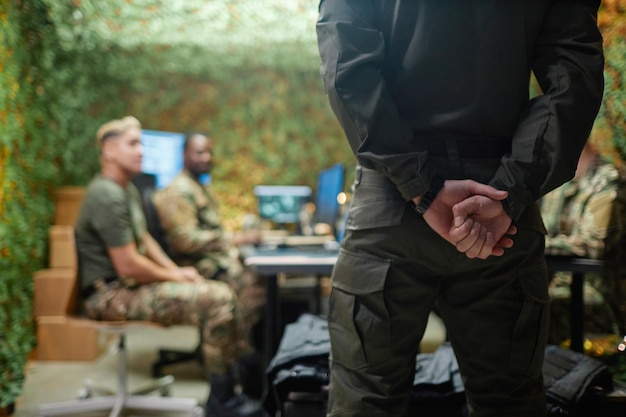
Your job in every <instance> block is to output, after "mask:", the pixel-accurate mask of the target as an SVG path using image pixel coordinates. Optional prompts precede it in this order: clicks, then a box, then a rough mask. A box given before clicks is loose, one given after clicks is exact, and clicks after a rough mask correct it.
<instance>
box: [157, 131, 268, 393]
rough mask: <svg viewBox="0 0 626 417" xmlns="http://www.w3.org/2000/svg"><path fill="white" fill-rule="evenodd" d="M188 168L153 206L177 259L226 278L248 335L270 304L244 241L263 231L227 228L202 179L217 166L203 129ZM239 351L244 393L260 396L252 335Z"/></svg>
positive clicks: (188, 150) (191, 138)
mask: <svg viewBox="0 0 626 417" xmlns="http://www.w3.org/2000/svg"><path fill="white" fill-rule="evenodd" d="M183 155H184V169H183V170H182V171H181V172H180V173H179V174H178V175H177V176H176V177H175V178H174V179H173V180H172V181H171V182H170V183H169V184H168V185H167V187H165V188H164V189H162V190H159V191H157V192H156V193H155V194H154V198H153V200H154V205H155V207H156V209H157V212H158V215H159V219H160V221H161V225H162V227H163V229H164V230H165V234H166V238H167V244H168V247H169V251H170V254H171V256H172V259H173V260H174V261H175V262H176V263H177V264H178V265H187V266H194V267H195V268H197V269H198V271H200V274H202V276H204V278H206V279H207V280H217V281H223V282H226V283H228V284H229V285H230V287H231V288H232V289H233V290H234V291H235V293H236V294H237V298H238V301H239V309H240V312H241V314H240V320H239V322H238V326H239V332H240V333H241V334H244V335H249V334H250V333H251V329H252V327H253V326H254V324H255V323H257V322H258V320H259V319H260V316H261V311H262V307H263V305H264V304H265V286H264V285H262V284H261V282H260V281H259V277H258V276H257V275H256V274H254V273H253V272H252V271H250V270H249V269H247V268H245V267H244V265H243V262H242V260H241V259H242V258H241V253H240V251H239V249H238V246H239V245H242V244H252V243H257V242H258V241H259V239H260V234H259V233H258V232H254V231H248V232H241V233H239V234H236V235H234V236H232V237H231V238H228V237H227V236H226V234H225V232H224V229H223V227H222V222H221V218H220V215H219V211H218V203H217V200H216V199H215V197H214V195H213V193H212V192H211V187H210V185H208V184H204V183H203V182H202V181H201V178H202V176H203V175H206V174H208V173H209V172H210V171H211V168H212V167H213V140H212V139H211V138H210V137H207V135H204V134H201V133H192V134H189V135H187V137H186V139H185V144H184V154H183ZM240 341H241V342H242V343H243V344H244V345H242V346H240V347H239V348H240V350H242V351H247V352H248V354H247V355H246V357H245V358H244V360H243V361H242V363H241V365H242V371H243V372H244V374H245V376H247V378H245V380H244V392H246V393H247V394H249V395H251V396H254V397H260V396H261V394H262V392H261V388H260V387H261V386H262V384H261V381H260V379H261V378H262V370H261V369H260V363H259V362H258V358H259V355H257V354H255V353H254V351H253V348H252V347H251V344H250V343H249V340H248V339H246V338H243V337H242V338H240Z"/></svg>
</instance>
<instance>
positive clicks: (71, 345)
mask: <svg viewBox="0 0 626 417" xmlns="http://www.w3.org/2000/svg"><path fill="white" fill-rule="evenodd" d="M109 340H111V338H110V337H105V336H104V335H102V334H101V332H100V331H99V330H98V323H97V322H93V321H91V320H88V319H81V318H74V317H69V316H42V317H37V348H36V354H37V358H36V359H37V360H40V361H92V360H94V359H97V358H98V357H99V356H100V355H101V354H102V353H103V352H104V350H105V349H106V347H107V344H108V342H109Z"/></svg>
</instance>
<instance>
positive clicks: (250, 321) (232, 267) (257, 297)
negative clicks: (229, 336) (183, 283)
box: [193, 252, 266, 353]
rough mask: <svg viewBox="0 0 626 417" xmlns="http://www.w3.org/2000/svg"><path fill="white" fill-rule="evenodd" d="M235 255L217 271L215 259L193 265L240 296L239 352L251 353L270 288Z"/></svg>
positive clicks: (205, 259) (206, 276) (202, 260)
mask: <svg viewBox="0 0 626 417" xmlns="http://www.w3.org/2000/svg"><path fill="white" fill-rule="evenodd" d="M236 253H238V252H234V253H233V254H231V255H230V257H229V259H228V262H222V265H224V266H222V267H221V268H219V269H218V270H217V271H216V268H215V260H214V259H212V258H204V259H200V260H199V261H197V262H196V263H195V264H193V266H195V267H196V269H198V271H199V272H200V274H202V276H204V277H205V278H206V279H207V280H217V281H222V282H225V283H227V284H228V285H229V286H230V288H231V289H232V290H233V291H234V292H235V294H236V295H237V301H238V309H239V310H238V315H237V329H238V332H239V334H240V335H241V337H240V338H239V339H238V341H239V346H238V348H239V350H240V351H241V352H243V353H251V352H252V351H253V348H252V346H251V341H250V340H249V335H250V334H251V333H252V327H253V326H254V325H255V324H256V323H257V322H258V321H259V320H260V318H261V315H262V313H263V306H264V305H265V302H266V285H265V283H264V282H263V280H262V277H259V276H258V275H257V274H255V273H254V272H253V271H251V270H250V269H249V268H246V267H245V266H244V265H243V263H242V262H241V260H240V259H239V257H238V256H237V255H236Z"/></svg>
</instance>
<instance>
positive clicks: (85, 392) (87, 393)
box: [76, 387, 93, 400]
mask: <svg viewBox="0 0 626 417" xmlns="http://www.w3.org/2000/svg"><path fill="white" fill-rule="evenodd" d="M92 396H93V392H92V391H91V389H90V388H89V387H83V388H81V389H79V390H78V394H76V399H78V400H86V399H87V398H91V397H92Z"/></svg>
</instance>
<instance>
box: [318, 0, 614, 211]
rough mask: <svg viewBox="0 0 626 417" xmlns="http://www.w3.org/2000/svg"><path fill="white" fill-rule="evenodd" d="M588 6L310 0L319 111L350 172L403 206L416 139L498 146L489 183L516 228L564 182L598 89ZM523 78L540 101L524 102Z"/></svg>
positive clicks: (425, 167) (417, 189)
mask: <svg viewBox="0 0 626 417" xmlns="http://www.w3.org/2000/svg"><path fill="white" fill-rule="evenodd" d="M599 4H600V1H599V0H554V1H550V0H506V1H502V0H463V1H461V0H322V2H321V3H320V17H319V20H318V22H317V34H318V43H319V50H320V55H321V58H322V75H323V79H324V84H325V87H326V90H327V92H328V96H329V100H330V103H331V107H332V108H333V110H334V112H335V114H336V115H337V117H338V119H339V121H340V123H341V125H342V127H343V129H344V131H345V133H346V135H347V137H348V140H349V142H350V145H351V147H352V149H353V151H354V153H355V154H356V156H357V159H358V161H359V163H360V164H362V165H363V166H365V167H368V168H373V169H376V170H377V171H378V172H380V173H382V174H383V175H385V176H386V177H388V178H389V179H390V180H391V181H392V182H393V183H394V184H395V185H396V186H397V187H398V189H399V191H400V192H401V193H402V195H403V196H404V198H406V199H407V200H410V199H412V198H414V197H416V196H418V195H421V194H423V193H424V192H425V191H427V190H428V188H429V186H430V182H431V180H432V178H433V176H434V175H435V174H436V173H435V172H433V169H432V167H431V166H430V165H429V163H428V152H426V151H425V149H424V147H423V146H421V145H420V144H421V143H423V141H424V140H426V141H428V140H441V137H442V136H452V137H456V138H458V139H460V140H474V139H478V138H487V139H491V140H496V141H506V142H508V143H507V144H510V146H509V149H511V150H510V152H507V153H505V154H504V155H503V156H502V159H501V164H500V167H499V169H498V171H497V172H496V174H495V175H494V177H493V179H492V180H491V181H490V185H493V186H494V187H496V188H498V189H502V190H506V191H508V192H509V197H508V199H507V200H506V203H505V208H506V210H507V212H508V213H509V214H510V215H511V217H512V218H513V219H514V220H516V219H518V218H519V216H520V215H521V213H522V212H523V211H524V209H525V208H526V206H527V205H528V204H529V203H530V202H532V201H533V200H536V199H538V198H540V197H541V196H542V195H544V194H545V193H547V192H549V191H551V190H552V189H554V188H556V187H558V186H559V185H561V184H562V183H564V182H565V181H567V180H569V179H570V178H572V177H573V175H574V173H575V170H576V165H577V160H578V157H579V155H580V152H581V150H582V148H583V146H584V143H585V142H586V140H587V138H588V135H589V133H590V131H591V127H592V125H593V121H594V119H595V117H596V115H597V112H598V109H599V107H600V103H601V100H602V93H603V65H604V58H603V54H602V37H601V34H600V32H599V30H598V28H597V24H596V15H597V10H598V7H599ZM531 70H532V71H533V72H534V74H535V76H536V78H537V80H538V82H539V84H540V86H541V88H542V90H543V92H544V94H543V95H541V96H539V97H536V98H534V99H532V100H530V99H529V80H530V73H531Z"/></svg>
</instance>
